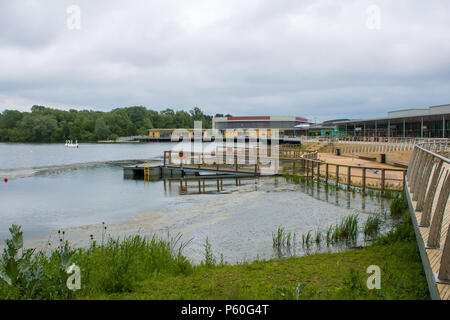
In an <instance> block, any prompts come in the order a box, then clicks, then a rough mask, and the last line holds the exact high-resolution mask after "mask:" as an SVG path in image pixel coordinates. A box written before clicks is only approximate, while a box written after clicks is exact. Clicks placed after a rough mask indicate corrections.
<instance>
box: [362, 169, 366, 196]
mask: <svg viewBox="0 0 450 320" xmlns="http://www.w3.org/2000/svg"><path fill="white" fill-rule="evenodd" d="M362 188H363V191H366V168H362Z"/></svg>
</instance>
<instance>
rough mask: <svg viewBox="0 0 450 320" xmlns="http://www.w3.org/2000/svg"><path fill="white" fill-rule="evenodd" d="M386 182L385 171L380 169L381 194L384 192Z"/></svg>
mask: <svg viewBox="0 0 450 320" xmlns="http://www.w3.org/2000/svg"><path fill="white" fill-rule="evenodd" d="M385 180H386V169H381V192H384V185H385V182H386V181H385Z"/></svg>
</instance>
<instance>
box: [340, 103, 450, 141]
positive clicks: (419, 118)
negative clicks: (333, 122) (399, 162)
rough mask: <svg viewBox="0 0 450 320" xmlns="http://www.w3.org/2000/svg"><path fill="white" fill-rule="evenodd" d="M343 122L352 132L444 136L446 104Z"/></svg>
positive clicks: (448, 126)
mask: <svg viewBox="0 0 450 320" xmlns="http://www.w3.org/2000/svg"><path fill="white" fill-rule="evenodd" d="M343 125H345V132H346V133H347V134H349V135H352V136H366V137H420V138H448V137H449V135H450V104H446V105H439V106H432V107H429V108H427V109H405V110H397V111H391V112H388V115H387V117H384V118H376V119H362V120H350V121H347V122H345V123H343Z"/></svg>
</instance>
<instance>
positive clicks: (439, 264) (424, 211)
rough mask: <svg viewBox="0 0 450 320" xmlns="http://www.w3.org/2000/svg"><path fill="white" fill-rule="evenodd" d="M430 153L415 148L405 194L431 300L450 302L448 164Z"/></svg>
mask: <svg viewBox="0 0 450 320" xmlns="http://www.w3.org/2000/svg"><path fill="white" fill-rule="evenodd" d="M429 149H431V148H430V146H429V145H422V146H418V145H416V146H415V149H414V151H413V155H412V157H411V161H410V165H409V168H408V174H407V188H406V190H405V191H406V194H407V198H408V203H409V207H410V212H411V217H412V220H413V224H414V229H415V233H416V238H417V242H418V246H419V250H420V255H421V259H422V263H423V266H424V271H425V274H426V277H427V281H428V287H429V289H430V294H431V297H432V298H433V299H442V300H450V232H449V231H450V206H449V205H450V203H448V198H449V194H450V160H449V159H448V158H446V157H443V156H440V155H439V154H437V153H435V152H432V151H430V150H429Z"/></svg>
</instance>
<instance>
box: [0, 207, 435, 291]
mask: <svg viewBox="0 0 450 320" xmlns="http://www.w3.org/2000/svg"><path fill="white" fill-rule="evenodd" d="M398 201H404V200H403V199H400V200H398ZM397 206H398V207H401V205H399V204H397ZM11 232H12V238H11V240H9V241H8V242H7V249H6V250H5V252H4V253H3V256H2V258H1V260H0V262H1V263H0V299H28V298H31V299H428V298H429V296H428V289H427V283H426V280H425V276H424V273H423V268H422V264H421V261H420V257H419V252H418V248H417V244H416V242H415V237H414V230H413V227H412V224H411V221H410V218H409V214H408V212H407V210H404V211H403V219H402V220H401V222H399V223H398V224H397V225H396V227H395V228H394V229H393V230H392V231H390V232H389V233H388V234H386V235H383V236H382V237H379V238H378V239H376V240H375V241H374V243H373V244H372V245H370V246H368V247H365V248H363V249H355V250H350V251H346V252H340V253H332V254H328V253H325V254H312V255H307V256H303V257H296V258H287V259H275V260H270V261H254V262H251V263H241V264H237V265H228V264H226V263H223V262H222V261H221V259H218V258H217V257H216V256H214V254H213V253H212V250H211V246H210V245H209V243H208V242H206V243H205V253H204V261H203V262H202V263H201V264H200V265H192V264H191V263H190V262H189V261H188V260H187V259H186V258H185V257H184V256H183V254H182V251H183V248H184V247H185V246H186V245H187V244H186V243H181V242H180V240H179V239H180V238H179V237H170V236H169V235H168V236H167V237H166V238H164V239H162V238H156V237H154V238H152V239H145V238H142V237H139V236H134V237H130V238H126V239H124V240H121V241H118V240H113V239H109V240H108V241H107V242H106V243H104V244H103V245H102V244H97V243H95V242H93V243H92V245H91V247H90V248H89V249H87V250H81V249H78V250H72V249H70V247H69V246H68V244H67V243H66V242H65V241H64V240H63V237H62V238H61V240H60V242H61V245H60V248H59V249H58V250H56V251H53V252H50V253H34V252H32V251H29V250H23V249H22V240H21V232H20V229H18V227H14V228H12V230H11ZM72 263H75V264H76V265H77V266H79V267H80V270H81V289H80V290H77V291H71V290H68V289H67V286H66V282H67V278H68V275H67V273H66V272H65V270H66V269H67V267H68V266H69V265H71V264H72ZM371 265H377V266H379V267H380V269H381V289H379V290H377V289H373V290H369V289H368V288H367V286H366V281H367V278H368V277H369V276H370V274H368V273H366V270H367V268H368V267H369V266H371Z"/></svg>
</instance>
